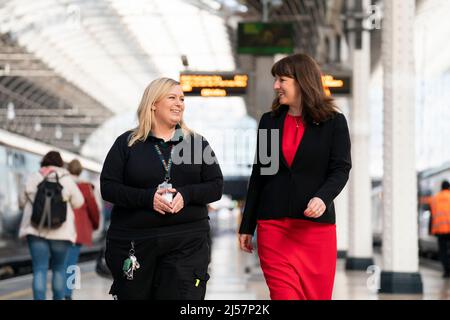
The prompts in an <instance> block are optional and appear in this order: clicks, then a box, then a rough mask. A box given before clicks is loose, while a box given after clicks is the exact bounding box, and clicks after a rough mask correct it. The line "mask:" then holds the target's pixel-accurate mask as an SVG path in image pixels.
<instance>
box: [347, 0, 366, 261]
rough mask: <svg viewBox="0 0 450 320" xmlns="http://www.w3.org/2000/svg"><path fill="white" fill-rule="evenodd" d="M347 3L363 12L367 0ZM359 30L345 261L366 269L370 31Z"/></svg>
mask: <svg viewBox="0 0 450 320" xmlns="http://www.w3.org/2000/svg"><path fill="white" fill-rule="evenodd" d="M348 3H349V5H350V8H349V9H351V8H353V9H355V10H357V11H359V12H364V11H365V8H367V7H368V6H369V4H370V1H369V0H353V1H349V2H348ZM352 4H353V5H352ZM349 27H362V25H358V24H356V23H355V24H354V25H353V26H351V25H349ZM360 32H361V42H360V44H358V41H357V40H356V38H357V33H358V31H356V32H353V33H352V34H351V35H350V37H349V39H350V43H349V45H350V59H351V60H350V61H352V66H353V104H352V106H351V109H350V114H351V117H350V134H351V142H352V166H353V167H352V170H351V173H350V181H349V191H350V194H349V197H350V199H349V200H350V203H349V204H350V218H349V247H348V252H347V261H346V269H348V270H366V269H367V267H369V266H370V265H373V249H372V218H371V205H370V201H371V197H370V189H371V182H370V172H369V162H370V157H369V142H370V141H369V135H370V125H369V123H370V121H369V81H370V34H369V31H367V30H365V31H360Z"/></svg>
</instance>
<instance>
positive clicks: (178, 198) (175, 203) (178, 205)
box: [169, 189, 184, 214]
mask: <svg viewBox="0 0 450 320" xmlns="http://www.w3.org/2000/svg"><path fill="white" fill-rule="evenodd" d="M169 192H172V193H175V194H176V195H175V198H173V200H172V213H173V214H175V213H178V212H179V211H180V210H181V209H183V208H184V199H183V196H182V195H181V193H179V192H177V190H176V189H169Z"/></svg>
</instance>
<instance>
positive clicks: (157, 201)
mask: <svg viewBox="0 0 450 320" xmlns="http://www.w3.org/2000/svg"><path fill="white" fill-rule="evenodd" d="M166 192H167V189H158V190H156V192H155V195H154V196H153V209H155V211H156V212H159V213H161V214H166V213H168V212H172V206H171V204H170V203H168V202H166V200H165V199H164V198H163V197H162V194H163V193H166Z"/></svg>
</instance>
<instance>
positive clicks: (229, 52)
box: [0, 0, 343, 152]
mask: <svg viewBox="0 0 450 320" xmlns="http://www.w3.org/2000/svg"><path fill="white" fill-rule="evenodd" d="M342 2H343V1H342V0H336V1H327V0H315V1H312V0H283V1H277V0H272V1H271V2H270V6H269V7H268V8H269V12H268V18H269V21H284V22H293V23H294V32H295V50H296V51H302V52H307V53H309V54H311V55H314V56H317V55H318V52H319V51H320V45H321V43H322V41H321V30H320V28H323V27H327V26H330V25H332V21H336V19H338V20H339V18H340V17H339V15H340V12H341V8H342ZM262 14H263V1H262V0H246V1H244V0H242V1H239V0H163V1H162V0H133V1H128V0H95V1H94V0H90V1H87V0H39V1H31V0H14V1H8V0H0V42H1V46H0V128H2V129H6V130H9V131H11V132H15V133H19V134H22V135H25V136H27V137H30V138H33V139H36V140H39V141H43V142H46V143H49V144H52V145H55V146H57V147H60V148H63V149H66V150H69V151H72V152H79V151H80V150H81V147H82V146H83V143H84V142H85V141H86V140H87V139H88V138H89V136H90V135H91V134H92V133H93V132H94V131H95V130H96V129H97V128H98V127H99V126H100V125H101V124H102V123H104V122H105V121H106V120H107V119H110V118H111V117H112V116H113V115H115V114H116V115H117V114H121V113H124V112H127V111H130V110H136V108H137V105H138V103H139V100H140V98H141V95H142V92H143V90H144V89H145V87H146V86H147V85H148V83H149V82H150V81H151V80H152V79H154V78H156V77H160V76H168V77H173V78H178V76H179V72H180V71H183V70H186V69H189V70H194V71H195V70H201V71H233V70H235V69H236V68H239V62H238V59H237V57H236V51H235V50H234V48H235V46H236V30H235V28H236V25H237V22H239V21H257V20H261V17H262ZM183 56H184V57H185V61H187V63H188V66H186V65H183V59H182V58H181V57H183Z"/></svg>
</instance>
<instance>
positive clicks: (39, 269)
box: [19, 151, 84, 300]
mask: <svg viewBox="0 0 450 320" xmlns="http://www.w3.org/2000/svg"><path fill="white" fill-rule="evenodd" d="M63 165H64V162H63V160H62V158H61V155H60V154H59V152H57V151H50V152H48V153H47V154H46V155H45V156H44V157H43V159H42V161H41V168H40V169H39V172H36V173H33V174H31V175H30V176H29V178H28V179H27V181H26V185H25V190H24V192H23V193H22V194H21V196H20V199H19V200H20V202H21V206H22V207H24V212H23V217H22V221H21V225H20V229H19V237H20V238H26V239H27V242H28V247H29V250H30V255H31V261H32V267H33V298H34V300H45V298H46V289H47V273H48V269H49V264H50V267H51V269H52V272H53V277H52V291H53V299H54V300H62V299H64V289H65V286H66V265H65V262H66V257H67V254H68V252H69V248H70V246H71V244H72V243H74V242H75V240H76V230H75V223H74V211H73V209H74V208H75V209H76V208H79V207H81V206H82V205H83V203H84V199H83V194H82V193H81V191H80V190H79V189H78V187H77V185H76V183H75V181H74V180H73V178H72V177H71V176H70V174H69V172H68V171H67V170H66V169H64V168H63Z"/></svg>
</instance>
